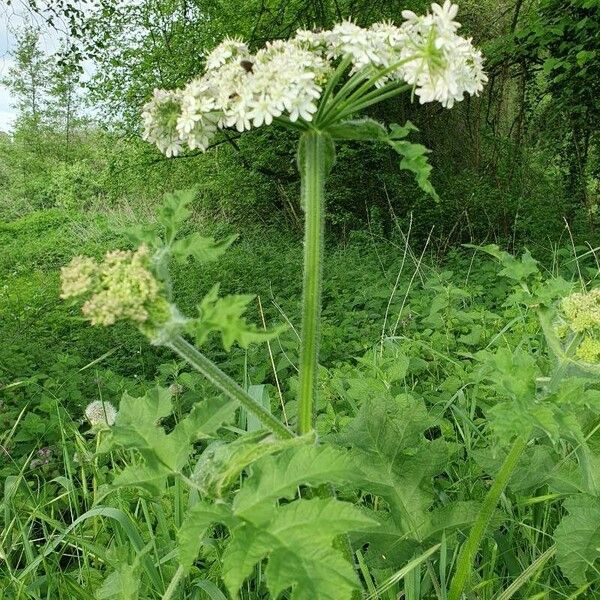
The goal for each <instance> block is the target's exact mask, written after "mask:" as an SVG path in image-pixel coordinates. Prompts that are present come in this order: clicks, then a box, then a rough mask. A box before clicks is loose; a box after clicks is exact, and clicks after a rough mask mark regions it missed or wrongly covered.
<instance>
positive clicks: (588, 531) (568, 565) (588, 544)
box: [554, 494, 600, 585]
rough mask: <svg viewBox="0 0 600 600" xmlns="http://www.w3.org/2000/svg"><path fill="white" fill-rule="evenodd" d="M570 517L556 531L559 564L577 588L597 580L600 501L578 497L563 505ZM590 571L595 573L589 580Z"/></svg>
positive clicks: (569, 499) (599, 554)
mask: <svg viewBox="0 0 600 600" xmlns="http://www.w3.org/2000/svg"><path fill="white" fill-rule="evenodd" d="M564 508H565V509H566V510H567V512H568V513H569V514H568V515H567V516H565V517H563V519H562V521H561V522H560V524H559V525H558V527H557V528H556V530H555V531H554V539H555V540H556V561H557V563H558V565H559V566H560V568H561V570H562V572H563V573H564V574H565V576H566V577H568V578H569V579H570V581H571V582H572V583H573V584H575V585H584V584H585V583H586V582H587V581H592V580H596V579H597V572H598V569H597V565H596V566H594V565H595V563H596V561H597V560H598V559H599V558H600V499H599V498H597V497H593V496H586V495H583V494H578V495H576V496H573V497H572V498H568V499H567V500H565V502H564ZM588 571H590V572H591V573H595V576H594V575H592V577H590V578H589V579H588V577H587V574H588Z"/></svg>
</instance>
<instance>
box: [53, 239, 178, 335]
mask: <svg viewBox="0 0 600 600" xmlns="http://www.w3.org/2000/svg"><path fill="white" fill-rule="evenodd" d="M61 280H62V290H61V298H73V297H78V296H86V297H87V300H86V301H85V303H84V305H83V308H82V312H83V314H84V315H85V316H86V317H87V318H88V319H89V320H90V322H91V323H92V325H112V324H113V323H115V322H116V321H119V320H124V319H127V320H132V321H134V322H136V323H137V324H139V325H141V324H143V323H146V322H147V321H153V322H155V321H157V320H158V322H161V321H162V320H164V319H165V318H168V315H169V306H168V304H167V302H166V300H165V299H164V297H163V296H162V293H161V292H162V289H161V284H160V283H159V282H158V281H157V279H156V277H155V276H154V274H153V273H152V271H151V269H150V255H149V251H148V248H147V247H146V246H140V247H139V248H138V249H137V250H136V251H135V252H131V251H124V250H115V251H112V252H107V254H106V256H105V257H104V260H103V261H102V262H96V261H95V260H94V259H92V258H89V257H86V256H76V257H75V258H74V259H73V260H72V261H71V262H70V263H69V264H68V265H67V266H66V267H63V268H62V269H61Z"/></svg>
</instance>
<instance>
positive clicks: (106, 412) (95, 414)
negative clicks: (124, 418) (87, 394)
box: [85, 400, 117, 427]
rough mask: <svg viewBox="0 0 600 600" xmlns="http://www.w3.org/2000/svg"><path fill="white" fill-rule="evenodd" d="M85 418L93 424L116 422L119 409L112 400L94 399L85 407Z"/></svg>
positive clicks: (111, 423) (110, 424)
mask: <svg viewBox="0 0 600 600" xmlns="http://www.w3.org/2000/svg"><path fill="white" fill-rule="evenodd" d="M85 418H86V419H87V420H88V421H89V422H90V425H92V426H98V425H108V426H109V427H111V426H112V425H114V424H115V420H116V418H117V409H116V408H115V407H114V406H113V405H112V404H111V403H110V402H102V400H94V402H90V403H89V404H88V405H87V406H86V407H85Z"/></svg>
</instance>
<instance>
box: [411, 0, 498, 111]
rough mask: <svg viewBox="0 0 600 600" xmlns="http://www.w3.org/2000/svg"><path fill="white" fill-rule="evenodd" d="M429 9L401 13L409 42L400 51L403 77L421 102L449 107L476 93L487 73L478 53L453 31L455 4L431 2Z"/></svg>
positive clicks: (455, 23) (479, 89) (456, 11)
mask: <svg viewBox="0 0 600 600" xmlns="http://www.w3.org/2000/svg"><path fill="white" fill-rule="evenodd" d="M431 11H432V12H431V13H428V14H427V15H425V16H417V15H415V14H414V13H412V12H411V11H405V12H404V13H403V16H404V17H405V19H406V21H405V23H404V24H403V25H402V30H403V31H404V33H405V34H406V38H407V40H408V43H407V44H406V45H405V47H404V48H402V50H401V52H400V56H401V58H402V59H403V60H404V61H405V63H404V64H403V66H402V68H401V71H402V78H403V79H404V81H406V82H407V83H408V84H410V85H413V86H414V87H415V94H416V95H417V96H418V97H419V101H420V102H421V104H424V103H426V102H434V101H437V102H440V103H441V104H442V106H445V107H447V108H452V106H453V105H454V103H455V102H459V101H460V100H462V99H463V97H464V95H465V93H468V94H473V95H477V94H478V93H479V92H480V91H481V90H482V89H483V84H484V83H485V82H486V81H487V76H486V75H485V73H484V72H483V66H482V65H483V59H482V56H481V53H480V52H479V51H478V50H476V49H475V48H474V47H473V45H472V43H471V40H470V39H465V38H463V37H460V36H459V35H457V33H456V32H457V31H458V29H459V27H460V23H458V22H456V21H454V18H455V17H456V15H457V13H458V6H456V5H454V4H452V3H451V2H450V0H446V2H444V4H443V6H440V5H439V4H435V3H434V4H433V5H432V7H431Z"/></svg>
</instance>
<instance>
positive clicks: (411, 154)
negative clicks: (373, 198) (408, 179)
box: [387, 121, 440, 202]
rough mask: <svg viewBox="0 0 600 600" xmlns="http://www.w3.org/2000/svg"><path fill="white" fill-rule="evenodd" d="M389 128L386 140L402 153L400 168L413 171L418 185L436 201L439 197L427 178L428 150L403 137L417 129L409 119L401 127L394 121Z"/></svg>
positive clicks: (430, 168)
mask: <svg viewBox="0 0 600 600" xmlns="http://www.w3.org/2000/svg"><path fill="white" fill-rule="evenodd" d="M390 129H391V133H390V134H389V136H388V140H387V142H388V144H389V145H390V146H391V147H392V148H393V149H394V150H395V151H396V152H397V153H398V154H400V155H402V157H403V158H402V160H401V161H400V168H401V169H404V170H406V171H411V172H412V173H414V174H415V176H416V179H417V184H418V185H419V187H420V188H421V189H422V190H423V191H424V192H425V193H426V194H429V195H430V196H431V197H432V198H433V199H434V200H435V201H436V202H438V201H439V199H440V198H439V196H438V195H437V192H436V191H435V189H434V187H433V185H432V184H431V181H430V180H429V177H430V175H431V171H432V167H431V165H430V164H429V161H428V160H427V154H428V153H429V150H428V149H427V148H426V147H425V146H423V145H422V144H413V143H412V142H408V141H406V140H405V139H404V138H405V137H406V136H408V134H409V133H410V132H412V131H418V129H417V128H416V127H415V126H414V125H413V124H412V123H411V122H410V121H407V122H406V124H405V125H404V126H403V127H402V126H400V125H397V124H395V123H394V124H393V125H391V126H390Z"/></svg>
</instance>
